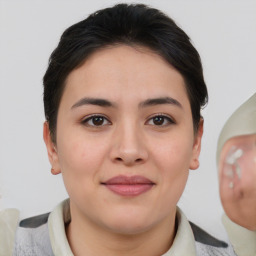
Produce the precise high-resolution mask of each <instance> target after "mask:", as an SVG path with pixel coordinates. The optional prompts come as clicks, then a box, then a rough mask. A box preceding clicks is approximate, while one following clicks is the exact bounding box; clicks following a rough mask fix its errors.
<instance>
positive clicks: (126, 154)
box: [110, 125, 148, 166]
mask: <svg viewBox="0 0 256 256" xmlns="http://www.w3.org/2000/svg"><path fill="white" fill-rule="evenodd" d="M113 137H114V138H113V141H112V147H111V153H110V157H111V160H112V161H113V162H116V163H122V164H124V165H126V166H132V165H138V164H142V163H144V162H145V161H146V160H147V159H148V151H147V149H146V146H145V140H144V139H143V136H142V133H141V132H140V131H139V129H138V128H137V127H136V125H134V126H131V125H130V126H126V127H119V128H117V129H116V131H115V133H114V136H113Z"/></svg>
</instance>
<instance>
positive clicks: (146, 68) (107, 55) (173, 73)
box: [63, 45, 188, 101]
mask: <svg viewBox="0 0 256 256" xmlns="http://www.w3.org/2000/svg"><path fill="white" fill-rule="evenodd" d="M67 92H68V95H69V96H72V97H76V98H78V97H81V96H92V97H101V98H102V97H108V98H109V99H110V100H111V98H113V100H117V99H118V98H120V97H125V98H126V99H128V98H129V97H132V98H133V99H136V98H137V99H138V100H139V98H151V97H163V96H166V94H171V95H169V96H171V97H174V98H177V100H178V99H179V100H185V101H188V97H187V93H186V88H185V83H184V79H183V77H182V76H181V74H180V73H179V72H178V71H177V70H176V69H174V68H173V67H172V66H171V65H170V64H169V63H168V62H167V61H165V60H164V59H163V58H162V57H161V56H159V55H158V54H156V53H154V52H153V51H151V50H150V49H148V48H146V47H131V46H125V45H119V46H111V47H107V48H104V49H100V50H98V51H96V52H95V53H93V54H92V55H91V56H90V57H89V58H88V59H87V60H86V61H85V62H84V63H83V64H82V65H81V66H79V67H78V68H77V69H75V70H73V71H72V72H71V73H70V74H69V76H68V77H67V80H66V88H65V91H64V95H63V96H64V97H65V93H66V94H67ZM81 94H85V95H81ZM87 94H88V95H87ZM66 96H67V95H66ZM167 96H168V95H167Z"/></svg>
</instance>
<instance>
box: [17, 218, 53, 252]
mask: <svg viewBox="0 0 256 256" xmlns="http://www.w3.org/2000/svg"><path fill="white" fill-rule="evenodd" d="M49 215H50V214H49V213H46V214H42V215H38V216H35V217H31V218H27V219H24V220H22V221H20V222H19V225H18V227H17V231H16V237H15V246H14V254H13V255H19V256H23V255H24V256H25V255H38V256H40V255H47V256H51V255H53V253H52V247H51V242H50V237H49V231H48V217H49Z"/></svg>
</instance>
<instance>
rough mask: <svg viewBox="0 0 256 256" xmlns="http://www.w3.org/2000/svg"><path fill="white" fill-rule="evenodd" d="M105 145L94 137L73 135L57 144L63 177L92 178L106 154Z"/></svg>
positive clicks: (79, 179) (71, 178) (73, 178)
mask: <svg viewBox="0 0 256 256" xmlns="http://www.w3.org/2000/svg"><path fill="white" fill-rule="evenodd" d="M106 151H107V149H106V147H105V145H104V144H102V143H100V142H99V143H98V142H97V141H95V140H94V139H92V138H91V139H90V138H87V139H86V138H82V137H81V136H78V135H77V136H75V137H72V138H67V137H66V139H65V140H64V141H62V142H60V143H59V145H58V156H59V162H60V166H61V172H62V174H63V178H64V179H66V180H68V179H70V180H77V181H81V180H83V178H84V179H85V180H87V181H88V177H89V176H90V180H91V179H94V177H95V175H96V174H97V173H98V171H99V169H100V166H101V164H102V162H103V161H104V158H105V156H106Z"/></svg>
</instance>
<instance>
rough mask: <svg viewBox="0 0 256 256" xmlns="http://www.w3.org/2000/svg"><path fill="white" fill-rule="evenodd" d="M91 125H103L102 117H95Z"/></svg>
mask: <svg viewBox="0 0 256 256" xmlns="http://www.w3.org/2000/svg"><path fill="white" fill-rule="evenodd" d="M92 123H93V124H94V125H95V126H99V125H102V124H103V123H104V117H102V116H95V117H93V118H92Z"/></svg>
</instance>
